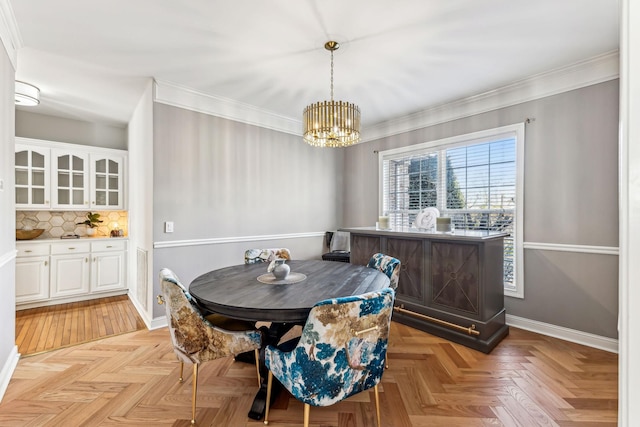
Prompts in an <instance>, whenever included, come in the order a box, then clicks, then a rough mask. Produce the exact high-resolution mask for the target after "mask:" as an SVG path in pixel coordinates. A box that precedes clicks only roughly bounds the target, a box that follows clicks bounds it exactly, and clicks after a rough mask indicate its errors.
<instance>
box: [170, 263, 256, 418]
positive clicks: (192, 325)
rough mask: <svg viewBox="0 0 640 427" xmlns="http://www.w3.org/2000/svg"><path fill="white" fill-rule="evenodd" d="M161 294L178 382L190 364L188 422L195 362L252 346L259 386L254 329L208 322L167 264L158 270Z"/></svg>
mask: <svg viewBox="0 0 640 427" xmlns="http://www.w3.org/2000/svg"><path fill="white" fill-rule="evenodd" d="M160 286H161V290H162V294H161V295H158V303H159V304H164V306H165V309H166V313H167V323H168V325H169V332H170V335H171V343H172V344H173V351H174V353H175V354H176V356H177V358H178V360H179V361H180V382H182V372H183V368H184V363H185V362H188V363H192V364H193V379H192V383H193V394H192V397H191V399H192V400H191V423H192V424H195V421H196V397H197V390H198V366H199V365H200V364H201V363H203V362H207V361H210V360H215V359H220V358H223V357H228V356H232V355H237V354H240V353H244V352H248V351H251V350H253V351H254V352H255V360H256V372H257V374H258V387H259V386H260V367H259V364H258V361H259V353H258V350H259V349H260V346H261V343H262V338H261V334H260V332H259V331H257V330H255V329H254V330H246V331H229V330H226V329H222V328H220V327H218V326H216V325H215V324H212V323H210V322H209V321H208V320H207V319H205V318H204V317H203V316H202V313H201V312H200V310H199V309H198V307H197V305H196V304H195V301H194V300H193V298H192V297H191V295H190V294H189V292H188V291H187V289H186V288H185V287H184V286H183V285H182V283H180V280H178V277H177V276H176V275H175V274H174V273H173V271H171V270H169V269H168V268H163V269H162V270H160Z"/></svg>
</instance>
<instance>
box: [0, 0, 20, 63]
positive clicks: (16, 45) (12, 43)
mask: <svg viewBox="0 0 640 427" xmlns="http://www.w3.org/2000/svg"><path fill="white" fill-rule="evenodd" d="M0 39H2V44H3V45H4V49H5V51H6V52H7V56H8V57H9V60H10V61H11V65H13V69H14V71H15V70H17V69H18V49H20V48H21V47H22V37H21V36H20V31H19V30H18V23H17V22H16V16H15V14H14V13H13V8H12V7H11V2H10V1H9V0H0Z"/></svg>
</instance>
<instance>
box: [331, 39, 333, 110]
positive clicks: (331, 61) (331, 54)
mask: <svg viewBox="0 0 640 427" xmlns="http://www.w3.org/2000/svg"><path fill="white" fill-rule="evenodd" d="M331 101H333V50H332V51H331Z"/></svg>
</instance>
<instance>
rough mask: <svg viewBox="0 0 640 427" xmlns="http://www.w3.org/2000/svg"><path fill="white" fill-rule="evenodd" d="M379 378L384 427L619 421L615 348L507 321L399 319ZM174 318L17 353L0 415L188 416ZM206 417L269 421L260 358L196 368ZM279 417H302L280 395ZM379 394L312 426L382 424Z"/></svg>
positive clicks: (158, 420)
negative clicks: (443, 327) (504, 333)
mask: <svg viewBox="0 0 640 427" xmlns="http://www.w3.org/2000/svg"><path fill="white" fill-rule="evenodd" d="M389 356H390V367H389V369H388V370H387V371H386V372H385V374H384V376H383V380H382V383H381V387H380V391H381V393H380V397H381V412H382V424H383V426H385V427H407V426H413V427H427V426H428V427H437V426H446V427H456V426H460V427H474V426H478V427H480V426H482V427H487V426H522V427H531V426H563V427H578V426H580V427H596V426H599V427H600V426H615V425H616V420H617V378H618V372H617V355H615V354H611V353H607V352H604V351H600V350H595V349H592V348H588V347H584V346H580V345H577V344H572V343H568V342H565V341H561V340H557V339H554V338H549V337H546V336H542V335H538V334H534V333H530V332H526V331H522V330H518V329H514V328H511V333H510V335H509V336H508V337H507V338H506V339H505V340H504V341H503V342H502V343H500V344H499V345H498V347H496V348H495V349H494V350H493V352H492V353H491V354H489V355H486V354H483V353H479V352H476V351H474V350H470V349H468V348H466V347H463V346H460V345H457V344H453V343H451V342H449V341H446V340H443V339H440V338H436V337H433V336H431V335H429V334H426V333H424V332H421V331H418V330H416V329H412V328H409V327H407V326H404V325H401V324H398V323H396V322H393V324H392V329H391V338H390V353H389ZM178 370H179V363H178V362H177V361H176V359H175V356H174V355H173V352H172V349H171V345H170V342H169V334H168V331H167V329H166V328H163V329H159V330H155V331H138V332H133V333H130V334H125V335H120V336H116V337H112V338H106V339H103V340H99V341H94V342H91V343H86V344H81V345H78V346H75V347H69V348H64V349H61V350H55V351H51V352H48V353H43V354H39V355H35V356H30V357H26V358H23V359H21V360H20V362H19V363H18V366H17V369H16V371H15V373H14V375H13V378H12V380H11V382H10V384H9V386H8V389H7V392H6V394H5V397H4V399H3V401H2V402H1V403H0V426H11V427H15V426H45V425H46V426H49V425H50V426H81V425H82V426H85V425H86V426H110V425H120V426H181V425H184V426H187V425H189V420H190V413H191V412H190V401H191V370H190V369H185V374H186V375H185V381H184V383H182V384H181V383H179V382H178ZM198 388H199V392H198V409H197V413H196V417H197V421H198V423H197V424H198V425H202V426H215V427H248V426H253V427H257V426H261V425H263V424H262V422H261V421H255V420H250V419H248V418H247V412H248V410H249V407H250V405H251V401H252V399H253V396H254V394H255V391H256V384H255V368H254V367H253V366H252V365H248V364H244V363H241V362H234V361H233V360H232V359H231V358H228V359H222V360H218V361H213V362H208V363H205V364H203V365H202V366H201V368H200V375H199V387H198ZM272 408H273V410H272V414H271V416H270V418H271V423H270V425H271V426H273V427H293V426H301V425H302V408H303V407H302V405H301V404H300V403H299V402H297V401H295V400H294V399H292V398H290V396H288V395H287V394H281V395H280V396H279V397H278V399H277V400H276V402H275V403H274V405H273V407H272ZM374 420H375V406H374V403H373V393H362V394H360V395H356V396H353V397H351V398H350V399H348V400H346V401H344V402H341V403H338V404H336V405H334V406H332V407H328V408H312V409H311V425H312V426H313V427H365V426H366V427H369V426H374V425H375V421H374Z"/></svg>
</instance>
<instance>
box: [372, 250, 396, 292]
mask: <svg viewBox="0 0 640 427" xmlns="http://www.w3.org/2000/svg"><path fill="white" fill-rule="evenodd" d="M400 266H401V263H400V260H399V259H397V258H394V257H392V256H389V255H385V254H381V253H377V254H374V255H373V256H372V257H371V259H370V260H369V264H367V267H370V268H376V269H378V270H380V271H381V272H383V273H384V274H386V275H387V277H389V286H390V287H391V288H393V289H394V290H395V289H397V288H398V281H399V280H400Z"/></svg>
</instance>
